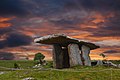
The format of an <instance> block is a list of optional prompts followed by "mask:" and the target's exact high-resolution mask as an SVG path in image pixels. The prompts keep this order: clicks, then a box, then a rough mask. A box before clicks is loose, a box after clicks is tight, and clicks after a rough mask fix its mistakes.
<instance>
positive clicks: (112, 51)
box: [103, 50, 119, 54]
mask: <svg viewBox="0 0 120 80" xmlns="http://www.w3.org/2000/svg"><path fill="white" fill-rule="evenodd" d="M103 53H109V54H113V53H119V51H116V50H108V51H105V52H103Z"/></svg>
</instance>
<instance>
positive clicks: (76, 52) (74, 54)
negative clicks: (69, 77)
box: [68, 44, 82, 67]
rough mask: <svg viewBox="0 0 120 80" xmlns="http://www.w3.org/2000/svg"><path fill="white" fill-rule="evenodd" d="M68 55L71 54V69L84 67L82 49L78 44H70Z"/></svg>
mask: <svg viewBox="0 0 120 80" xmlns="http://www.w3.org/2000/svg"><path fill="white" fill-rule="evenodd" d="M68 53H69V59H70V67H72V66H76V65H82V61H81V56H80V49H79V46H78V45H77V44H69V45H68Z"/></svg>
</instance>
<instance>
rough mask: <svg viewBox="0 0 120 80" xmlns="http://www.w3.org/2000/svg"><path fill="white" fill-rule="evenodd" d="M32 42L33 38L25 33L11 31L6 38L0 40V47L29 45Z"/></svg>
mask: <svg viewBox="0 0 120 80" xmlns="http://www.w3.org/2000/svg"><path fill="white" fill-rule="evenodd" d="M31 42H32V38H31V37H29V36H26V35H24V34H19V33H11V34H9V35H8V36H7V37H6V39H5V40H3V41H0V44H1V45H0V47H1V48H4V47H18V46H23V45H29V44H30V43H31Z"/></svg>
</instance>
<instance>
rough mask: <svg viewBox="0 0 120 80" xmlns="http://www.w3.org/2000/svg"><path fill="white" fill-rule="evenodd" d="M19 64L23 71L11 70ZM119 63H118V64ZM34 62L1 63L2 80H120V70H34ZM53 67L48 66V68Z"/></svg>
mask: <svg viewBox="0 0 120 80" xmlns="http://www.w3.org/2000/svg"><path fill="white" fill-rule="evenodd" d="M15 62H16V63H18V64H19V65H20V67H21V68H22V69H21V70H10V69H5V68H13V67H14V63H15ZM117 63H118V62H117ZM33 65H34V61H0V67H5V68H0V72H4V74H0V80H22V79H24V78H27V77H32V78H34V80H120V69H118V68H111V67H104V66H94V67H88V66H76V67H73V68H70V69H59V70H58V69H53V68H43V69H33V68H32V66H33ZM49 66H51V65H48V67H49ZM45 67H46V66H45Z"/></svg>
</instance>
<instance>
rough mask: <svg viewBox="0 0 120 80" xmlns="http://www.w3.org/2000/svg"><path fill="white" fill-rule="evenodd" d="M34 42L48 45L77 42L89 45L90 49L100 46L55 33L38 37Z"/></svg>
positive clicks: (66, 44)
mask: <svg viewBox="0 0 120 80" xmlns="http://www.w3.org/2000/svg"><path fill="white" fill-rule="evenodd" d="M34 42H35V43H41V44H48V45H54V44H60V45H61V46H68V45H69V44H71V43H75V44H78V45H79V46H82V45H85V46H88V47H89V48H90V50H93V49H97V48H99V46H97V45H95V44H93V43H89V42H84V41H80V40H78V39H75V38H71V37H69V36H66V35H65V34H53V35H48V36H43V37H40V38H36V39H35V40H34Z"/></svg>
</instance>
